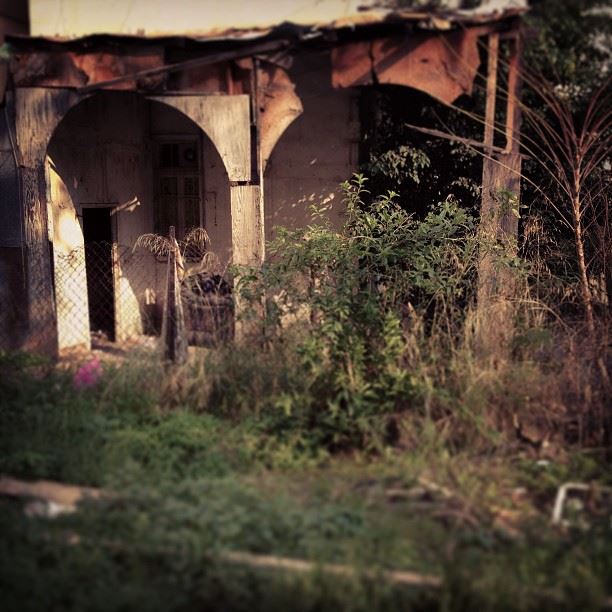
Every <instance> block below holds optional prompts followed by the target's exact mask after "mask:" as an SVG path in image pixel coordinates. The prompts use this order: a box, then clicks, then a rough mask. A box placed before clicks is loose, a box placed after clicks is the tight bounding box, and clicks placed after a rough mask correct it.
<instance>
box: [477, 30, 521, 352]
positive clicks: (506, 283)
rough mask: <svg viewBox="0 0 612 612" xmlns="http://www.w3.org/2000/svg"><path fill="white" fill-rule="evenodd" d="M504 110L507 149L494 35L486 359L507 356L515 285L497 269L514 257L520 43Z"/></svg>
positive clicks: (488, 115) (484, 287) (483, 313)
mask: <svg viewBox="0 0 612 612" xmlns="http://www.w3.org/2000/svg"><path fill="white" fill-rule="evenodd" d="M511 44H512V49H511V55H510V60H509V70H508V101H507V106H506V126H505V136H506V146H505V148H504V150H503V151H502V152H498V151H499V150H498V148H497V147H495V146H494V135H495V103H496V97H497V64H498V54H499V34H497V33H493V34H490V35H489V45H488V51H489V58H488V67H487V99H486V111H485V134H484V145H485V153H486V156H485V158H484V160H483V169H482V202H481V209H480V239H481V249H482V252H481V257H480V262H479V267H478V333H477V341H478V349H479V351H480V352H481V354H482V355H483V356H485V357H492V358H494V359H501V358H503V357H504V355H506V354H507V351H508V349H509V341H510V339H511V336H512V333H513V324H514V322H513V319H514V305H513V300H514V298H515V294H516V279H515V277H514V274H513V272H512V271H511V270H510V269H509V268H508V267H506V266H503V265H502V264H500V263H499V259H500V257H513V256H515V255H516V253H517V238H518V216H519V203H520V173H521V155H520V152H519V146H520V143H519V124H520V105H519V103H518V99H519V95H520V85H521V81H520V74H519V69H520V52H521V49H520V42H519V37H518V33H517V36H516V38H515V39H513V40H512V41H511Z"/></svg>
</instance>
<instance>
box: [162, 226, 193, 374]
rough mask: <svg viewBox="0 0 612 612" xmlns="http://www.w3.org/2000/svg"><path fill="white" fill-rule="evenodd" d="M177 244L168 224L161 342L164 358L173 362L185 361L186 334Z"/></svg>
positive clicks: (171, 228)
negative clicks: (166, 269)
mask: <svg viewBox="0 0 612 612" xmlns="http://www.w3.org/2000/svg"><path fill="white" fill-rule="evenodd" d="M177 255H178V244H177V242H176V237H175V233H174V226H170V251H169V253H168V273H167V275H166V298H165V302H164V317H163V322H162V335H161V337H162V342H163V350H164V358H165V359H167V360H168V361H172V362H173V363H185V361H187V335H186V333H185V318H184V316H183V302H182V300H181V284H180V281H179V277H178V270H177Z"/></svg>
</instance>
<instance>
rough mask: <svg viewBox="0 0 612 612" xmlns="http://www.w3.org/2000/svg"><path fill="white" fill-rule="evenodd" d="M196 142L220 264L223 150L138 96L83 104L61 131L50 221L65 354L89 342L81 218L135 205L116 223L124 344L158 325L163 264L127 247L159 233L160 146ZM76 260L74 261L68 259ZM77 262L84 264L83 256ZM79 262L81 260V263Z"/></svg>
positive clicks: (226, 203)
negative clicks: (186, 139)
mask: <svg viewBox="0 0 612 612" xmlns="http://www.w3.org/2000/svg"><path fill="white" fill-rule="evenodd" d="M185 135H196V136H199V137H200V140H201V146H202V161H203V165H204V167H203V169H202V178H203V185H204V188H203V196H204V201H203V206H202V212H203V221H204V225H205V227H206V229H207V231H208V232H209V235H210V237H211V242H212V249H213V250H214V251H215V252H216V253H217V254H218V255H219V257H220V259H221V262H222V265H226V264H227V263H228V261H229V259H230V257H231V217H230V197H229V183H228V179H227V174H226V172H225V167H224V165H223V162H222V160H221V158H220V157H219V154H218V153H217V151H216V149H215V148H214V146H213V145H212V143H211V142H210V140H209V139H208V138H207V137H205V136H204V135H203V134H202V132H201V130H200V129H199V128H198V127H197V126H196V125H195V124H194V123H193V122H192V121H191V120H189V119H188V118H187V117H185V116H184V115H182V114H181V113H179V112H178V111H176V110H175V109H173V108H171V107H169V106H166V105H164V104H161V103H158V102H150V101H147V100H146V99H144V98H143V97H140V96H137V95H133V94H122V93H108V92H107V93H104V94H99V95H97V96H94V97H92V98H90V99H87V100H85V101H83V102H81V103H80V104H79V105H78V106H77V107H75V108H74V109H72V111H70V112H69V114H68V115H67V117H66V118H65V120H64V121H62V123H61V124H60V125H59V126H58V128H57V130H56V132H55V134H54V136H53V139H52V141H51V143H50V145H49V150H48V183H49V194H48V195H49V202H50V204H49V212H50V215H49V218H50V220H51V232H52V237H53V243H54V265H55V286H56V302H57V308H58V334H59V341H60V348H66V347H68V346H74V345H76V344H83V343H87V342H88V338H89V322H88V319H87V316H86V315H87V312H88V305H87V284H86V273H85V259H84V255H83V228H82V211H83V208H85V207H97V206H102V207H108V206H116V205H118V204H122V203H124V202H127V201H128V200H131V199H132V198H134V197H136V198H138V200H139V202H140V205H139V206H137V207H136V208H135V209H134V210H133V211H132V212H128V211H127V210H126V211H121V212H118V213H117V214H116V215H115V216H114V217H113V225H114V240H115V242H116V243H117V244H118V245H119V252H118V253H117V255H118V261H117V263H116V267H115V279H114V282H115V317H116V329H117V331H118V332H120V333H118V334H117V339H119V340H121V339H123V338H125V337H129V336H132V335H138V334H141V333H142V332H143V330H144V328H145V327H146V323H147V322H146V321H144V320H143V313H144V312H145V311H146V312H147V313H148V314H154V316H158V317H159V316H160V314H161V312H160V311H161V307H162V304H163V295H164V290H165V289H164V287H165V277H166V264H165V261H163V260H162V259H157V258H155V257H154V256H153V255H150V254H147V252H146V251H144V250H142V249H140V250H138V251H137V252H136V254H135V255H134V256H131V253H130V250H129V249H130V247H131V246H132V245H133V244H134V242H135V241H136V239H137V238H138V237H139V236H140V235H141V234H143V233H148V232H152V231H153V230H154V221H153V219H154V207H153V198H154V183H155V177H154V176H153V172H154V170H153V168H154V164H153V157H152V156H153V152H154V142H155V138H156V137H175V136H179V137H180V136H185ZM68 253H73V255H72V256H71V258H70V259H67V254H68ZM79 253H80V255H79ZM79 257H80V260H78V258H79Z"/></svg>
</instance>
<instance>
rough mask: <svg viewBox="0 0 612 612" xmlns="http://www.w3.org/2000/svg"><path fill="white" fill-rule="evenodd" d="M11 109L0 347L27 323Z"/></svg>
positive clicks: (0, 251) (1, 238) (2, 201)
mask: <svg viewBox="0 0 612 612" xmlns="http://www.w3.org/2000/svg"><path fill="white" fill-rule="evenodd" d="M0 79H1V75H0ZM5 111H6V112H5ZM10 111H12V105H10V104H9V105H8V107H5V108H1V107H0V304H1V307H0V348H3V349H12V348H16V347H17V346H18V342H19V338H20V335H21V332H22V331H23V329H22V328H24V325H25V320H24V318H23V316H22V315H23V310H24V308H23V307H24V304H25V300H26V295H25V288H24V286H25V272H24V262H23V253H22V250H21V247H22V240H23V238H22V233H23V232H22V227H21V206H20V204H19V181H18V177H17V167H16V165H15V158H14V154H13V150H12V147H11V141H10V138H9V132H8V129H9V125H8V124H7V118H8V120H9V121H10V129H11V130H12V133H13V135H14V133H15V125H14V123H13V121H12V116H11V115H12V113H11V112H10Z"/></svg>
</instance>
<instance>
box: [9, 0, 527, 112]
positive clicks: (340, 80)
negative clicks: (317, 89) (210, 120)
mask: <svg viewBox="0 0 612 612" xmlns="http://www.w3.org/2000/svg"><path fill="white" fill-rule="evenodd" d="M524 12H525V9H523V8H516V7H514V8H512V7H511V8H507V9H505V10H502V11H496V12H494V13H483V12H482V11H479V12H475V11H458V12H453V13H450V12H439V11H436V12H431V11H430V12H427V11H419V12H415V11H368V12H365V13H363V14H358V15H356V16H352V17H349V18H344V19H342V20H337V21H334V22H332V23H328V24H316V25H308V26H304V25H299V24H291V23H283V24H279V25H276V26H274V27H272V28H267V29H253V30H232V31H225V32H215V31H212V32H208V33H207V34H202V35H200V36H195V33H187V34H186V35H184V36H162V37H149V36H124V35H121V36H117V35H110V34H96V35H92V36H87V37H83V38H78V39H70V40H63V41H62V40H59V39H55V38H53V39H49V38H31V37H21V36H12V37H9V39H8V40H9V43H10V44H11V46H12V48H13V61H12V63H11V72H12V76H13V83H14V86H15V87H68V88H74V89H76V90H77V92H78V93H80V94H88V93H90V92H92V91H94V90H98V89H119V90H138V91H147V92H159V93H161V92H181V91H182V92H188V93H227V94H232V93H248V92H249V91H250V88H251V86H252V85H251V83H250V82H249V73H250V71H252V69H253V62H252V60H253V58H258V59H260V60H262V61H268V62H272V63H276V64H281V65H282V64H283V63H284V65H285V67H286V66H287V63H286V62H283V57H284V58H285V60H287V59H288V58H289V57H290V56H291V55H292V54H298V53H300V52H305V51H309V50H313V49H316V50H322V49H324V50H331V81H332V84H333V86H334V87H338V88H343V87H356V86H368V85H375V84H395V85H405V86H408V87H413V88H415V89H419V90H421V91H425V92H426V93H428V94H430V95H431V96H433V97H434V98H436V99H438V100H440V101H441V102H443V103H446V104H450V103H452V102H454V100H456V99H457V98H458V97H460V96H461V95H464V94H467V95H469V94H471V92H472V85H473V81H474V78H475V76H476V72H477V70H478V65H479V63H480V58H479V53H478V38H479V37H480V36H483V35H485V34H488V33H491V32H504V31H505V32H509V31H510V32H512V31H516V29H517V28H518V27H519V26H520V15H521V14H522V13H524ZM249 62H250V63H249Z"/></svg>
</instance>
